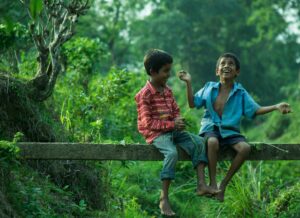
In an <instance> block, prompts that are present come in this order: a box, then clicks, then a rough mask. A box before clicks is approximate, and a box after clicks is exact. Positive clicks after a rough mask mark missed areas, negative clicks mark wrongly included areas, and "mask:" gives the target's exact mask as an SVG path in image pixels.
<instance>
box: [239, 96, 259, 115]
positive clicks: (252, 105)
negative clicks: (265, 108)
mask: <svg viewBox="0 0 300 218" xmlns="http://www.w3.org/2000/svg"><path fill="white" fill-rule="evenodd" d="M260 107H261V106H260V105H259V104H257V103H256V102H255V101H254V99H253V98H252V97H251V95H249V93H248V92H247V91H246V90H244V93H243V115H244V116H245V117H247V118H249V119H253V118H254V117H255V112H256V111H257V110H258V109H259V108H260Z"/></svg>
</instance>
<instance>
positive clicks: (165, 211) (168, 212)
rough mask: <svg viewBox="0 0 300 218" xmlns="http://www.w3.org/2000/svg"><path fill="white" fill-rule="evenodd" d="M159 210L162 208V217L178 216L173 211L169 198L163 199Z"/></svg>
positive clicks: (160, 201)
mask: <svg viewBox="0 0 300 218" xmlns="http://www.w3.org/2000/svg"><path fill="white" fill-rule="evenodd" d="M159 208H160V212H161V214H162V215H165V216H175V215H176V214H175V213H174V211H173V210H172V209H171V206H170V203H169V199H167V198H161V199H160V200H159Z"/></svg>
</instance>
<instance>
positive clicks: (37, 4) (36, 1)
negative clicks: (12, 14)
mask: <svg viewBox="0 0 300 218" xmlns="http://www.w3.org/2000/svg"><path fill="white" fill-rule="evenodd" d="M29 9H30V14H31V16H32V18H33V19H36V17H37V15H38V14H39V13H41V11H42V9H43V1H42V0H30V5H29Z"/></svg>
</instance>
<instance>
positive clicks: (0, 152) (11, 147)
mask: <svg viewBox="0 0 300 218" xmlns="http://www.w3.org/2000/svg"><path fill="white" fill-rule="evenodd" d="M22 137H23V133H20V132H17V133H16V134H15V136H14V139H13V141H12V142H9V141H0V166H4V167H7V165H9V164H10V163H11V162H16V159H17V158H18V154H19V152H20V149H19V147H18V146H17V142H18V141H20V139H21V138H22Z"/></svg>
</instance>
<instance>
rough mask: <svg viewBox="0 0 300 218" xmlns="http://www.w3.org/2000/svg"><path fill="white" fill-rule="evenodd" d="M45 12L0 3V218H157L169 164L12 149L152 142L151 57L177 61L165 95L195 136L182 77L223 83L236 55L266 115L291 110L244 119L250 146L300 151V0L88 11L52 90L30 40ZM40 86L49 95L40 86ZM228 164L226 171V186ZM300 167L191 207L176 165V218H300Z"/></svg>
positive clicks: (178, 1)
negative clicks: (142, 96)
mask: <svg viewBox="0 0 300 218" xmlns="http://www.w3.org/2000/svg"><path fill="white" fill-rule="evenodd" d="M22 2H23V3H22ZM45 2H54V0H53V1H46V0H44V1H42V0H26V1H20V2H18V1H8V0H4V1H1V3H0V57H1V58H0V96H1V102H2V103H1V104H0V139H1V140H2V141H0V217H130V218H131V217H142V218H144V217H160V215H159V210H158V198H159V188H160V181H159V176H158V175H159V171H160V169H161V163H149V162H133V161H126V162H117V161H107V162H92V161H30V162H29V161H27V162H26V161H23V160H20V159H18V148H17V147H16V142H17V141H18V140H27V141H71V142H75V141H76V142H95V143H100V142H122V143H130V142H140V143H144V140H143V138H142V137H141V136H140V134H138V132H137V128H136V106H135V102H134V95H135V93H136V92H137V91H138V90H139V89H140V88H141V87H142V86H143V85H144V83H145V81H146V80H147V76H146V73H145V72H144V70H143V66H142V59H143V55H144V53H145V52H146V50H147V49H149V48H152V47H156V48H161V49H164V50H166V51H168V52H170V53H171V54H172V55H173V56H174V58H175V62H174V70H173V73H174V76H173V78H171V79H170V81H169V85H170V86H171V87H172V88H173V90H174V93H175V96H176V99H177V101H178V104H179V105H180V108H181V113H182V115H183V116H184V117H185V118H186V119H188V121H189V122H190V123H191V124H192V125H191V127H189V129H188V130H190V131H192V132H197V131H198V129H199V119H200V117H201V114H202V111H196V110H190V109H188V107H187V104H186V99H185V92H183V91H182V90H184V85H183V84H182V83H181V82H180V81H179V80H178V79H177V78H176V76H175V72H176V71H178V70H180V69H182V68H184V69H187V70H188V71H189V72H190V73H191V74H192V75H193V78H194V80H193V83H194V87H195V88H196V89H198V88H200V87H201V86H202V85H203V84H204V82H206V81H209V80H216V77H215V76H214V75H215V73H214V71H215V62H216V59H217V58H218V56H219V55H220V54H221V53H223V52H224V51H232V52H234V53H236V54H237V55H238V56H239V57H240V60H241V64H242V65H241V75H240V77H239V78H238V80H239V81H240V82H241V83H242V84H243V85H244V86H245V87H246V88H247V90H249V92H251V94H252V95H253V96H254V97H255V99H256V100H257V101H258V102H259V103H260V104H262V105H266V104H274V103H277V102H279V101H287V102H289V103H290V104H291V106H292V109H293V113H292V114H290V115H287V116H281V115H280V114H279V113H275V112H274V113H272V114H269V115H266V116H263V117H257V118H256V119H255V120H254V121H248V120H244V121H243V132H244V133H245V135H246V136H247V137H248V139H249V141H264V142H284V143H299V141H300V134H299V126H300V120H299V118H298V113H297V112H298V111H299V110H300V102H299V100H300V97H299V69H300V52H299V51H300V44H299V40H300V39H299V38H298V37H299V36H297V34H296V33H295V32H293V31H291V30H290V28H289V25H291V24H292V22H296V23H298V26H299V22H300V18H299V17H300V10H299V8H300V5H299V4H300V3H299V1H294V0H290V1H287V0H277V1H270V0H255V1H246V0H239V1H234V0H232V1H231V0H230V1H221V0H217V1H209V0H205V1H201V3H199V1H196V0H192V1H189V3H188V4H187V2H186V1H184V0H172V1H170V0H165V1H156V0H155V1H151V0H140V1H136V0H126V1H120V0H112V1H105V0H93V1H90V8H89V9H88V10H87V11H86V13H85V14H80V15H81V16H80V17H79V22H77V23H75V22H74V25H76V34H75V35H72V38H70V39H68V40H66V41H64V42H63V43H61V45H60V47H59V48H57V50H56V52H57V53H55V55H56V56H55V57H54V60H57V62H58V63H59V68H58V69H59V70H58V71H57V72H56V71H53V70H52V69H51V68H47V69H50V70H49V71H48V70H47V72H48V73H50V72H51V73H53V72H54V73H57V76H58V77H57V79H55V88H53V90H51V86H50V85H49V83H48V80H47V77H46V76H45V74H43V71H42V70H40V69H43V68H41V66H43V65H42V64H41V63H43V61H44V62H45V63H46V65H47V66H50V65H51V63H52V64H53V62H51V61H50V62H48V61H49V60H53V57H52V56H51V55H50V56H47V58H45V60H43V61H42V60H41V54H43V53H41V50H39V49H38V48H37V47H36V45H35V44H34V42H36V41H34V37H35V36H37V35H38V34H37V33H38V30H37V29H36V30H35V31H37V32H32V30H31V31H30V27H32V24H35V27H37V26H38V25H37V23H38V22H40V20H39V16H40V15H41V14H42V13H46V14H47V11H46V10H45ZM63 2H65V3H70V2H72V1H68V0H66V1H63ZM79 2H83V1H79ZM26 7H28V10H27V9H26ZM287 14H290V15H291V14H293V15H294V17H293V21H291V20H289V18H288V19H287V18H286V17H287ZM29 15H30V16H29ZM43 16H44V14H43ZM36 34H37V35H36ZM49 40H50V39H49ZM297 40H298V41H297ZM51 58H52V59H51ZM55 58H56V59H55ZM53 66H55V65H53ZM39 78H46V79H42V80H39ZM32 81H36V82H32ZM41 81H42V82H45V81H46V82H45V84H46V86H45V87H46V88H45V87H44V86H34V85H33V84H41V83H40V82H41ZM41 87H42V88H41ZM45 90H47V92H46V91H45ZM33 93H39V95H36V94H33ZM45 93H46V94H47V97H45V96H46V95H44V94H45ZM37 96H38V97H37ZM39 96H42V97H45V98H44V99H41V97H39ZM18 132H22V134H21V133H18ZM22 135H23V136H22ZM228 164H229V163H227V162H222V163H220V164H219V166H218V175H219V178H218V179H219V180H220V179H221V177H222V176H223V175H224V172H225V170H226V169H227V167H228ZM299 166H300V163H299V161H266V162H263V161H259V162H247V163H246V164H245V165H244V166H243V168H242V169H241V170H240V172H239V173H238V175H236V176H235V178H234V179H233V181H232V183H231V184H230V186H229V188H228V190H227V192H226V199H225V202H224V203H219V202H217V201H215V200H213V199H209V198H199V197H196V196H195V194H194V189H195V186H196V178H195V173H194V172H193V170H192V167H191V163H189V162H180V163H178V166H177V167H178V171H177V174H176V181H175V182H174V184H173V186H172V188H171V193H170V195H171V202H172V204H173V205H174V210H175V211H176V212H177V214H178V215H179V217H300V206H299V205H300V183H299V178H300V177H299V175H300V167H299Z"/></svg>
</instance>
